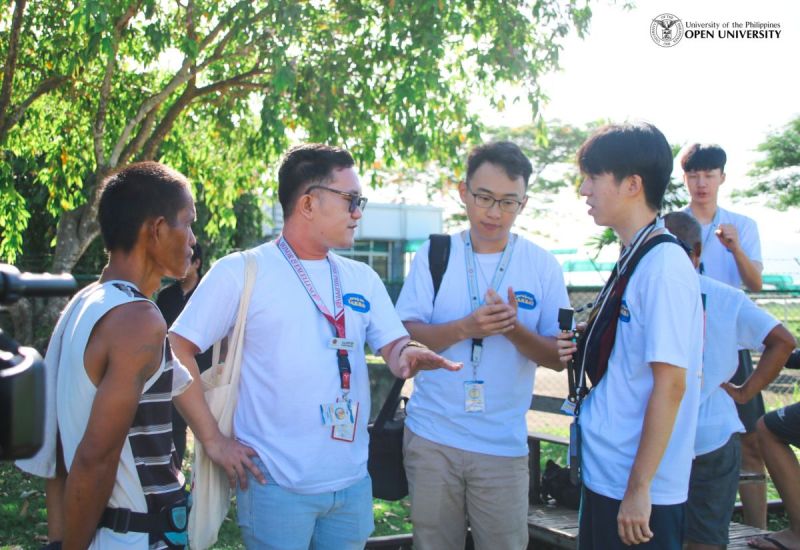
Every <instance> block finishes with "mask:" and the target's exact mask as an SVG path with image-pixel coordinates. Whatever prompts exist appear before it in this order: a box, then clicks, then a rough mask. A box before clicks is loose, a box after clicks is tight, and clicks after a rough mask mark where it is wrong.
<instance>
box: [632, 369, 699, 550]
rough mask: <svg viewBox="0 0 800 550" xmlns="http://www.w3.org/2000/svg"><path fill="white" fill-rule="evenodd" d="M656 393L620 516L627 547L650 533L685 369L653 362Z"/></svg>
mask: <svg viewBox="0 0 800 550" xmlns="http://www.w3.org/2000/svg"><path fill="white" fill-rule="evenodd" d="M650 367H651V368H652V370H653V391H652V393H651V394H650V399H649V400H648V402H647V410H646V411H645V416H644V423H643V426H642V436H641V439H640V440H639V448H638V450H637V451H636V458H635V459H634V461H633V466H632V467H631V473H630V476H629V477H628V486H627V488H626V490H625V496H624V497H623V499H622V503H621V504H620V507H619V514H618V515H617V530H618V532H619V536H620V538H621V539H622V542H624V543H625V544H639V543H642V542H647V541H648V540H650V539H651V538H652V536H653V533H652V531H651V530H650V526H649V522H650V511H651V501H650V484H651V482H652V481H653V477H654V476H655V474H656V471H657V470H658V466H659V464H661V459H662V458H663V457H664V452H665V451H666V449H667V444H668V443H669V438H670V436H671V435H672V429H673V427H674V426H675V417H676V416H677V414H678V408H679V407H680V404H681V399H683V394H684V392H685V391H686V370H685V369H682V368H680V367H676V366H674V365H670V364H668V363H651V364H650Z"/></svg>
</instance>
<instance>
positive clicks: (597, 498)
mask: <svg viewBox="0 0 800 550" xmlns="http://www.w3.org/2000/svg"><path fill="white" fill-rule="evenodd" d="M620 504H622V501H619V500H615V499H613V498H608V497H605V496H603V495H598V494H597V493H594V492H592V491H591V490H590V489H587V488H586V487H584V488H583V494H582V497H581V510H580V515H579V518H580V520H579V521H580V527H579V529H580V530H579V532H578V550H630V549H631V548H636V550H642V549H646V550H654V549H658V550H681V548H682V546H683V534H684V532H685V530H686V519H685V515H686V514H685V506H684V504H683V503H682V504H672V505H669V506H660V505H655V504H654V505H653V508H652V510H651V512H650V530H651V531H653V538H652V539H650V541H649V542H646V543H644V544H637V545H636V546H635V547H631V546H627V545H625V544H623V543H622V540H620V538H619V534H618V533H617V514H618V513H619V505H620Z"/></svg>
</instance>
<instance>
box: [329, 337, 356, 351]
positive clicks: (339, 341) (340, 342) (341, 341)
mask: <svg viewBox="0 0 800 550" xmlns="http://www.w3.org/2000/svg"><path fill="white" fill-rule="evenodd" d="M328 347H329V348H331V349H335V350H344V351H355V349H356V341H355V340H348V339H347V338H331V339H330V340H328Z"/></svg>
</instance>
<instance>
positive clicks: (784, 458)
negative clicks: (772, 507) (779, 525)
mask: <svg viewBox="0 0 800 550" xmlns="http://www.w3.org/2000/svg"><path fill="white" fill-rule="evenodd" d="M757 433H758V438H759V442H760V443H761V449H762V450H763V451H764V459H765V461H766V463H767V469H768V470H769V475H770V477H771V478H772V481H773V483H775V487H776V488H777V489H778V493H780V495H781V499H782V500H783V508H784V510H786V515H787V516H789V529H784V530H783V531H779V532H777V533H775V534H774V535H771V537H772V538H773V539H775V540H776V541H778V542H780V543H781V544H783V545H784V546H786V547H787V548H792V549H794V548H800V484H799V483H797V480H798V479H800V464H798V462H797V457H795V455H794V452H792V449H791V448H790V447H789V445H786V444H785V443H783V442H781V441H780V440H779V439H778V438H777V437H775V435H774V434H773V433H772V432H771V431H769V429H768V428H767V426H766V425H765V424H764V418H763V417H762V418H760V419H759V420H758V432H757ZM758 547H759V548H770V545H769V543H768V542H766V543H765V544H763V545H759V546H758ZM772 547H774V545H772Z"/></svg>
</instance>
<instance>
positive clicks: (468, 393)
mask: <svg viewBox="0 0 800 550" xmlns="http://www.w3.org/2000/svg"><path fill="white" fill-rule="evenodd" d="M464 410H465V411H466V412H468V413H481V412H484V411H485V410H486V400H485V398H484V393H483V380H469V381H467V382H464Z"/></svg>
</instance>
